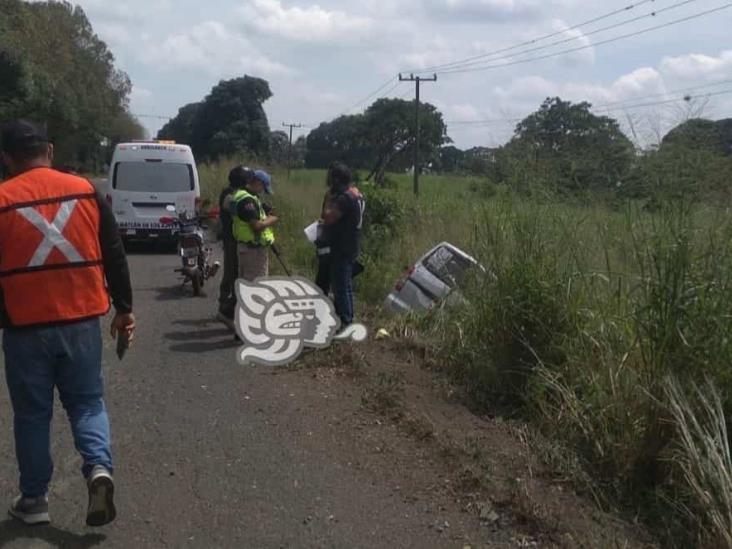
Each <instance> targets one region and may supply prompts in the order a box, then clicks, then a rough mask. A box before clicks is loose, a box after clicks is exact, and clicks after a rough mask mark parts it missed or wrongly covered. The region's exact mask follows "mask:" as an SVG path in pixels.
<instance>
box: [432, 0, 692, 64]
mask: <svg viewBox="0 0 732 549" xmlns="http://www.w3.org/2000/svg"><path fill="white" fill-rule="evenodd" d="M698 1H699V0H683V1H682V2H677V3H676V4H673V5H671V6H668V7H666V8H663V9H660V10H656V11H653V12H651V13H645V14H643V15H639V16H637V17H633V18H631V19H626V20H625V21H620V22H618V23H614V24H612V25H608V26H606V27H602V28H599V29H595V30H593V31H590V32H586V33H583V34H580V35H577V36H571V37H569V38H564V39H562V40H558V41H555V42H552V43H551V44H545V45H543V46H538V47H536V48H531V49H528V50H523V51H520V52H517V53H513V54H510V55H506V56H502V57H494V58H493V59H482V60H477V61H471V62H464V63H462V64H456V65H455V66H453V67H450V68H449V69H446V70H450V71H452V70H456V69H466V68H468V67H473V66H478V65H480V64H482V63H483V62H486V61H490V62H491V63H494V62H496V61H503V60H506V59H514V58H516V57H519V56H522V55H525V54H529V53H533V52H537V51H543V50H547V49H550V48H553V47H555V46H560V45H562V44H567V43H569V42H575V41H577V40H582V39H584V38H587V37H589V36H594V35H596V34H599V33H602V32H606V31H609V30H614V29H617V28H620V27H624V26H626V25H630V24H632V23H637V22H638V21H642V20H643V19H648V18H653V17H656V16H658V15H660V14H662V13H666V12H668V11H672V10H675V9H678V8H680V7H683V6H686V5H688V4H693V3H694V2H698Z"/></svg>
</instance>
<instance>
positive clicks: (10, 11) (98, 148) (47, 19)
mask: <svg viewBox="0 0 732 549" xmlns="http://www.w3.org/2000/svg"><path fill="white" fill-rule="evenodd" d="M0 82H1V85H0V88H2V91H1V92H0V118H1V119H3V120H6V119H8V118H14V117H28V118H34V119H40V120H43V121H45V122H47V124H48V129H49V134H50V135H51V137H52V138H53V139H54V140H55V141H56V144H57V145H56V157H57V159H58V160H59V161H60V162H63V163H72V164H77V165H78V166H79V168H82V169H94V168H97V167H98V166H99V165H100V163H101V162H102V161H103V160H104V159H103V155H104V154H106V150H105V148H104V146H103V145H102V143H103V142H104V141H105V140H108V139H109V134H110V132H111V130H112V128H113V126H114V124H115V122H116V121H117V120H118V119H119V116H120V115H122V113H126V112H127V107H128V97H129V93H130V91H131V84H130V80H129V78H128V77H127V75H126V74H125V73H123V72H121V71H119V70H117V69H116V68H115V66H114V56H113V55H112V54H111V52H110V51H109V50H108V48H107V46H106V44H105V43H104V42H103V41H102V40H100V39H99V38H98V37H97V36H96V34H95V33H94V30H93V29H92V26H91V24H90V23H89V20H88V19H87V17H86V15H85V14H84V11H83V10H82V9H81V8H80V7H78V6H77V7H74V6H72V5H71V4H69V3H68V2H33V3H30V2H21V1H20V0H0Z"/></svg>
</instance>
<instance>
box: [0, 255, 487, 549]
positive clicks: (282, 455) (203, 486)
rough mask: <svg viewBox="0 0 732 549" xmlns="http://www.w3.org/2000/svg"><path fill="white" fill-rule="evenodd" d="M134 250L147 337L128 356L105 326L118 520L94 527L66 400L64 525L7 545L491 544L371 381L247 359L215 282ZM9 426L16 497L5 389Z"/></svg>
mask: <svg viewBox="0 0 732 549" xmlns="http://www.w3.org/2000/svg"><path fill="white" fill-rule="evenodd" d="M129 260H130V265H131V267H132V269H133V285H134V290H135V296H134V297H135V312H136V315H137V317H138V323H139V326H138V332H137V336H136V341H135V346H134V347H133V348H132V349H131V350H130V351H129V353H128V355H127V356H126V357H125V358H124V360H123V361H122V362H119V361H118V360H117V358H116V356H115V353H114V341H113V340H111V338H109V337H108V336H107V337H106V339H105V355H104V370H105V379H106V394H107V405H108V408H109V413H110V418H111V422H112V432H113V451H114V457H115V462H116V464H115V465H116V472H115V481H116V490H117V491H116V502H117V509H118V518H117V520H116V521H115V522H114V523H112V524H111V525H108V526H106V527H103V528H100V529H91V528H87V527H86V526H85V525H84V517H85V510H86V507H85V506H86V487H85V484H84V482H83V480H82V478H81V476H80V472H79V467H80V465H81V463H80V460H79V458H78V456H77V454H76V452H75V450H74V448H73V444H72V441H71V435H70V432H69V428H68V424H67V422H66V417H65V414H64V412H63V410H62V409H61V407H60V405H59V404H58V402H57V403H56V412H55V415H54V427H53V454H54V459H55V464H56V468H55V473H54V479H53V483H52V488H51V493H50V512H51V519H52V525H51V526H44V527H34V528H28V527H25V526H22V525H20V524H18V523H17V522H15V521H13V520H12V519H9V518H8V519H3V518H0V546H2V547H12V548H35V547H80V548H83V547H94V546H102V547H135V548H138V547H349V548H350V547H420V548H426V547H460V548H462V547H463V546H464V545H466V544H468V543H472V544H473V545H472V546H473V547H477V546H479V545H482V544H480V543H476V542H478V541H479V539H478V538H479V537H481V532H480V526H479V525H478V524H477V521H476V520H475V519H474V517H469V516H466V514H465V513H463V512H462V511H461V510H460V509H459V508H458V505H457V504H456V503H454V501H452V500H451V499H450V497H449V496H443V495H440V494H441V492H439V491H435V490H433V489H432V488H431V487H432V486H434V485H439V484H440V479H439V475H440V474H441V473H440V469H439V467H438V466H435V465H433V464H432V463H431V461H430V460H429V459H428V457H427V456H425V455H423V454H421V453H420V449H419V448H417V447H413V446H412V442H410V441H409V440H405V439H404V438H403V437H402V438H400V437H398V436H397V435H395V434H393V433H392V432H391V431H389V430H388V428H387V427H385V426H383V425H382V423H381V422H380V421H374V420H373V418H371V417H369V416H368V415H364V414H366V412H365V411H363V409H362V407H361V405H360V397H361V394H362V393H361V390H360V389H358V388H356V387H353V388H350V385H349V384H348V383H347V382H338V383H336V384H330V383H325V382H323V381H321V380H320V379H318V376H317V375H314V374H313V373H312V372H310V371H292V370H289V369H288V370H282V369H280V370H276V369H273V368H263V367H257V368H245V367H241V366H239V365H238V364H237V361H236V349H237V347H236V343H235V342H234V341H233V337H232V335H231V334H230V333H229V332H228V331H227V330H226V329H225V328H224V327H223V326H222V325H221V324H218V323H216V322H215V321H214V320H213V315H214V313H215V310H216V300H215V298H216V294H217V290H218V287H217V285H216V287H215V288H212V287H207V288H204V289H205V290H208V294H209V295H208V297H199V298H194V297H192V296H190V295H189V294H187V293H185V292H183V291H182V290H181V288H180V285H179V282H178V280H177V278H176V277H177V275H176V274H175V273H173V269H174V268H175V267H177V262H178V260H177V257H176V256H175V255H166V254H152V253H147V254H145V253H142V254H137V255H134V254H132V255H130V257H129ZM215 283H216V284H217V283H218V277H217V280H216V281H215ZM104 323H105V329H106V327H107V326H108V319H104ZM3 385H4V384H3ZM0 430H1V431H2V437H0V494H3V495H4V497H5V500H6V501H7V502H9V501H10V500H11V499H12V497H13V496H14V495H15V494H16V490H17V472H16V464H15V457H14V451H13V438H12V414H11V407H10V403H9V400H8V396H7V390H6V389H5V388H3V389H2V390H0ZM387 445H390V448H391V450H390V451H388V452H387V451H384V446H387ZM435 494H437V495H435Z"/></svg>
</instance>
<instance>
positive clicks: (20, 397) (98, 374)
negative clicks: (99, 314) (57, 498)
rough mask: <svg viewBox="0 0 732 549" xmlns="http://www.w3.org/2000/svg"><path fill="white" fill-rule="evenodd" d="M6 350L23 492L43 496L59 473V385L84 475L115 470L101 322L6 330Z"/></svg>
mask: <svg viewBox="0 0 732 549" xmlns="http://www.w3.org/2000/svg"><path fill="white" fill-rule="evenodd" d="M3 349H4V351H5V376H6V379H7V383H8V390H9V392H10V399H11V401H12V403H13V413H14V422H13V427H14V431H15V454H16V457H17V459H18V467H19V469H20V491H21V492H22V494H23V495H24V496H26V497H38V496H42V495H45V494H46V493H47V492H48V484H49V482H50V481H51V476H52V474H53V460H52V458H51V440H50V428H51V417H52V415H53V398H54V397H53V390H54V387H57V388H58V393H59V397H60V399H61V403H62V404H63V407H64V409H65V410H66V414H67V415H68V418H69V422H70V423H71V431H72V433H73V435H74V444H75V446H76V449H77V451H78V452H79V454H81V457H82V459H83V462H84V464H83V467H82V470H81V471H82V474H83V475H84V476H85V477H88V476H89V473H90V472H91V470H92V468H93V467H94V466H95V465H103V466H104V467H106V468H107V469H108V470H109V471H110V472H111V471H112V454H111V448H110V446H111V442H110V431H109V418H108V417H107V410H106V407H105V405H104V400H103V392H104V389H103V387H104V384H103V379H102V334H101V328H100V321H99V319H98V318H97V319H93V320H86V321H82V322H76V323H73V324H68V325H64V326H54V327H46V328H28V329H24V330H5V331H4V333H3Z"/></svg>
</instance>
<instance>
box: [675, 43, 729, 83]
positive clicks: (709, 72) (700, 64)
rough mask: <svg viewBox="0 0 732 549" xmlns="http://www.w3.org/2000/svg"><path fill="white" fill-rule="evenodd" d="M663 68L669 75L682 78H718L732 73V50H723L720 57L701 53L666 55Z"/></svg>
mask: <svg viewBox="0 0 732 549" xmlns="http://www.w3.org/2000/svg"><path fill="white" fill-rule="evenodd" d="M661 70H662V71H663V72H664V73H665V74H667V75H668V76H671V77H674V78H678V79H681V80H691V79H704V80H716V79H718V78H719V77H723V76H730V75H732V50H726V51H723V52H721V53H720V54H719V56H718V57H714V56H710V55H703V54H699V53H691V54H688V55H681V56H678V57H664V59H663V61H662V62H661Z"/></svg>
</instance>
